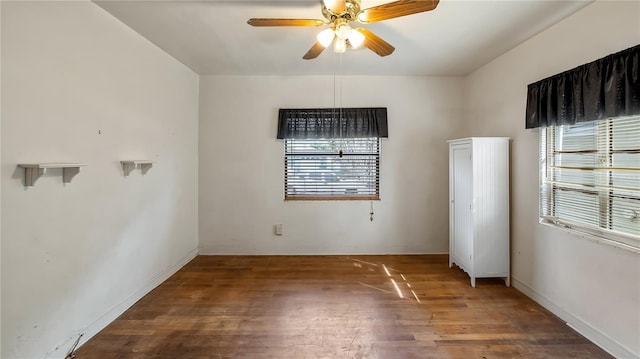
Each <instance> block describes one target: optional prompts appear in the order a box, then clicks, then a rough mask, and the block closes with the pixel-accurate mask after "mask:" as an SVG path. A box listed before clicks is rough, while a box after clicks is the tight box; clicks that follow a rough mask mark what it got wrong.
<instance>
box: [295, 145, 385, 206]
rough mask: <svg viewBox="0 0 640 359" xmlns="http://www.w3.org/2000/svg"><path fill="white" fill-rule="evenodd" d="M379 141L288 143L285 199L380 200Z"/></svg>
mask: <svg viewBox="0 0 640 359" xmlns="http://www.w3.org/2000/svg"><path fill="white" fill-rule="evenodd" d="M379 148H380V145H379V139H377V138H354V139H287V140H285V199H296V198H298V199H300V198H302V199H304V198H313V199H317V198H321V199H336V198H337V199H340V198H363V199H377V198H379V160H380V157H379V156H380V155H379Z"/></svg>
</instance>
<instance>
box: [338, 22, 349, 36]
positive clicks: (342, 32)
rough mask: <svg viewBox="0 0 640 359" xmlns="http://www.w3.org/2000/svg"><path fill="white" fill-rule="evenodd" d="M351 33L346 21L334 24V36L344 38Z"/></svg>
mask: <svg viewBox="0 0 640 359" xmlns="http://www.w3.org/2000/svg"><path fill="white" fill-rule="evenodd" d="M349 34H351V26H349V24H347V23H341V24H338V26H336V36H337V37H338V38H339V39H341V40H346V39H347V38H349Z"/></svg>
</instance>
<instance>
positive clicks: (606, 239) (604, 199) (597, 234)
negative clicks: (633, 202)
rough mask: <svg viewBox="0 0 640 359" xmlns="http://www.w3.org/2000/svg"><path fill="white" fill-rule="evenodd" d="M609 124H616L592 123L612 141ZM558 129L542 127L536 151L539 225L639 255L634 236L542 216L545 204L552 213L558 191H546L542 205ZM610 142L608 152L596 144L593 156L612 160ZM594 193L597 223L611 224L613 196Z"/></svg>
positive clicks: (638, 240) (638, 242)
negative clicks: (537, 154)
mask: <svg viewBox="0 0 640 359" xmlns="http://www.w3.org/2000/svg"><path fill="white" fill-rule="evenodd" d="M611 121H615V119H607V120H600V121H594V122H595V123H596V125H595V126H596V128H595V130H596V131H598V132H599V135H602V132H601V131H605V135H606V136H608V137H609V141H612V139H611V128H612V124H611ZM558 127H561V126H549V127H541V128H540V133H539V151H540V152H539V160H540V162H539V187H538V194H539V196H538V200H539V203H538V214H539V223H541V224H544V225H548V226H552V227H555V228H560V229H562V230H564V231H567V232H569V233H572V234H575V235H578V236H580V237H582V238H586V239H589V240H592V241H595V242H597V243H604V244H608V245H612V246H615V247H619V248H623V249H626V250H630V251H632V252H635V253H640V235H638V236H634V235H633V234H627V233H623V232H618V231H614V230H610V229H607V228H602V227H600V225H598V226H597V227H596V226H595V225H594V226H591V225H588V224H584V223H579V222H576V221H572V220H570V219H567V218H559V217H557V216H555V214H556V213H552V214H553V215H544V214H543V204H544V203H547V207H548V208H547V210H548V211H550V212H553V211H552V208H553V207H554V206H553V205H551V204H550V203H553V201H554V198H553V197H554V196H555V195H556V191H557V190H553V189H549V190H547V192H546V195H547V200H546V202H543V186H544V184H545V182H547V181H548V182H550V183H553V175H551V174H550V173H549V172H550V169H551V167H550V166H552V165H550V164H549V163H548V160H549V157H550V154H552V153H554V154H555V153H557V151H556V150H555V147H553V146H556V141H555V139H557V137H556V135H555V131H557V128H558ZM550 136H551V137H552V140H549V137H550ZM609 141H608V143H609V144H608V146H606V147H607V148H604V147H605V146H602V145H601V144H598V145H597V146H596V152H595V153H597V154H598V155H600V156H606V157H609V156H611V154H612V153H614V152H613V150H612V148H611V142H609ZM550 146H552V148H551V149H550V148H549V147H550ZM603 152H604V153H603ZM593 172H596V171H595V170H593ZM549 177H551V180H549ZM607 188H609V187H607ZM594 191H597V196H598V197H599V201H598V203H599V209H598V215H599V222H602V221H605V222H607V223H609V221H611V216H612V207H611V206H612V205H611V198H612V197H611V196H612V195H611V194H610V190H608V189H607V190H604V189H594Z"/></svg>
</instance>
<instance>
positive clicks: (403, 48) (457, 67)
mask: <svg viewBox="0 0 640 359" xmlns="http://www.w3.org/2000/svg"><path fill="white" fill-rule="evenodd" d="M389 1H391V0H388V1H378V0H362V2H361V5H362V8H363V9H364V8H368V7H371V6H375V5H379V4H382V3H385V2H389ZM95 2H96V3H97V4H98V5H99V6H100V7H102V8H104V9H105V10H106V11H108V12H109V13H111V14H112V15H113V16H115V17H116V18H118V19H120V20H121V21H122V22H123V23H125V24H126V25H128V26H129V27H131V28H132V29H134V30H135V31H137V32H138V33H140V34H141V35H142V36H144V37H146V38H147V39H149V40H150V41H151V42H153V43H154V44H156V45H157V46H158V47H160V48H161V49H163V50H164V51H166V52H167V53H169V54H171V55H172V56H174V57H175V58H176V59H178V60H179V61H181V62H182V63H184V64H185V65H187V66H188V67H190V68H191V69H192V70H193V71H195V72H196V73H198V74H203V75H329V74H333V73H334V72H338V73H339V74H345V75H444V76H447V75H454V76H455V75H466V74H468V73H470V72H472V71H474V70H475V69H477V68H479V67H481V66H482V65H484V64H486V63H487V62H489V61H491V60H492V59H494V58H496V57H497V56H499V55H501V54H503V53H505V52H507V51H508V50H510V49H512V48H513V47H515V46H516V45H518V44H520V43H521V42H523V41H525V40H527V39H528V38H530V37H532V36H533V35H535V34H537V33H539V32H540V31H542V30H544V29H546V28H548V27H550V26H551V25H553V24H555V23H556V22H558V21H560V20H562V19H563V18H565V17H567V16H569V15H571V14H573V13H574V12H576V11H577V10H579V9H581V8H583V7H584V6H586V5H588V4H589V3H590V2H592V0H579V1H569V0H501V1H497V0H492V1H485V0H441V1H440V4H439V5H438V7H437V8H436V9H435V10H433V11H430V12H424V13H419V14H414V15H409V16H405V17H400V18H396V19H391V20H387V21H384V22H379V23H373V24H368V25H365V26H366V27H367V28H368V29H369V30H371V31H373V32H375V33H376V34H377V35H378V36H380V37H382V38H383V39H385V40H386V41H388V42H389V43H391V44H392V45H393V46H395V48H396V50H395V52H394V53H393V54H391V55H389V56H386V57H379V56H378V55H376V54H375V53H373V52H372V51H370V50H368V49H359V50H349V51H347V52H346V53H345V54H343V55H342V56H340V55H335V54H334V53H333V51H331V49H327V50H325V51H324V52H323V53H322V54H321V55H320V56H319V57H318V58H317V59H314V60H303V59H302V56H303V55H304V54H305V53H306V52H307V50H308V49H309V48H310V47H311V45H312V44H313V42H314V41H315V35H316V34H317V33H318V32H320V31H321V30H322V29H323V28H324V27H321V28H316V27H252V26H249V25H248V24H247V20H248V19H249V18H252V17H267V18H268V17H273V18H315V19H323V17H322V14H321V11H320V6H321V5H320V0H291V1H265V0H262V1H260V0H258V1H220V0H209V1H183V0H180V1H166V0H162V1H149V0H146V1H95Z"/></svg>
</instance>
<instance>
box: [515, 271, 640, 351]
mask: <svg viewBox="0 0 640 359" xmlns="http://www.w3.org/2000/svg"><path fill="white" fill-rule="evenodd" d="M511 284H512V285H513V287H515V288H516V289H518V290H519V291H521V292H522V293H524V294H525V295H526V296H528V297H529V298H531V299H533V300H534V301H536V302H538V304H540V305H542V306H543V307H545V308H546V309H547V310H549V311H550V312H551V313H553V314H555V315H557V316H558V317H560V319H562V320H564V321H565V322H566V323H567V325H568V326H569V327H571V328H573V329H574V330H575V331H576V332H578V333H580V334H581V335H583V336H584V337H585V338H587V339H589V340H590V341H592V342H593V343H595V344H596V345H597V346H599V347H600V348H602V349H603V350H604V351H606V352H608V353H609V354H611V355H613V356H614V357H616V358H618V359H639V356H638V354H634V353H633V352H632V351H631V350H629V349H628V348H626V347H625V346H623V345H622V344H620V343H618V342H617V341H615V340H614V339H612V338H611V337H609V336H608V335H606V334H604V333H602V332H600V331H599V330H597V329H595V328H594V327H592V326H591V325H589V324H588V323H586V322H585V321H583V320H582V319H580V318H578V317H576V316H575V315H573V314H571V313H569V312H567V311H566V310H565V309H563V308H561V307H559V306H557V305H556V304H555V303H553V302H552V301H551V300H549V299H547V298H546V297H545V296H543V295H542V294H540V293H538V292H536V291H535V290H534V289H533V288H531V287H530V286H528V285H527V284H524V283H523V282H521V281H519V280H517V279H516V278H513V277H511Z"/></svg>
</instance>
